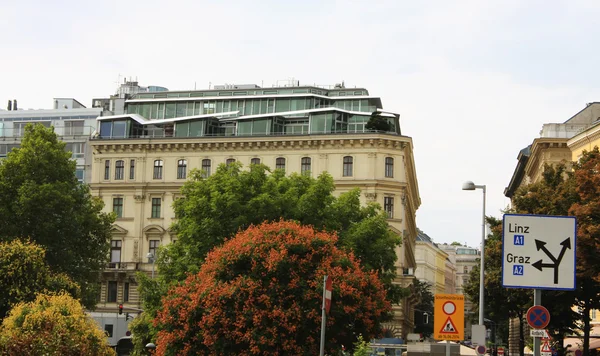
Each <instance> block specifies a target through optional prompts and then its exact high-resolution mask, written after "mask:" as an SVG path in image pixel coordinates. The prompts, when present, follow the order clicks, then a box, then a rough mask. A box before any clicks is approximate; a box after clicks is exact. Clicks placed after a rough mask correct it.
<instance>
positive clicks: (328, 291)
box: [323, 276, 332, 315]
mask: <svg viewBox="0 0 600 356" xmlns="http://www.w3.org/2000/svg"><path fill="white" fill-rule="evenodd" d="M331 285H332V282H331V278H329V276H325V293H324V294H323V296H324V298H325V313H327V314H328V315H329V309H330V308H331V292H332V286H331Z"/></svg>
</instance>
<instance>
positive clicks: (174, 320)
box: [154, 221, 391, 355]
mask: <svg viewBox="0 0 600 356" xmlns="http://www.w3.org/2000/svg"><path fill="white" fill-rule="evenodd" d="M336 241H337V236H336V234H335V233H327V232H318V231H316V230H314V229H313V228H312V227H308V226H301V225H299V224H298V223H295V222H290V221H279V222H274V223H263V224H262V225H259V226H251V227H250V228H248V229H247V230H245V231H241V232H239V233H238V234H237V235H236V236H235V237H233V238H232V239H230V240H228V241H226V242H225V243H224V244H223V245H222V246H221V247H218V248H216V249H214V250H213V251H212V252H210V253H209V254H208V256H207V258H206V261H205V263H204V264H203V265H202V268H201V270H200V272H199V273H197V274H194V275H191V276H189V277H188V278H187V280H186V281H185V283H183V284H182V285H181V286H178V287H176V288H174V289H172V290H171V291H170V292H169V294H168V296H167V297H166V298H164V299H163V306H162V309H161V310H160V311H159V313H158V317H157V318H156V319H155V322H154V323H155V327H157V328H158V330H160V331H159V333H158V337H157V344H158V345H157V346H158V347H157V350H156V353H157V355H283V354H287V355H316V354H317V353H318V352H319V340H320V329H321V328H320V323H321V302H322V292H323V285H322V284H323V276H325V275H329V276H330V278H332V280H333V298H332V305H331V310H330V313H329V316H328V318H327V334H326V335H327V338H326V339H327V340H326V342H325V348H326V352H327V353H329V354H333V353H334V352H336V351H339V350H340V349H341V347H342V345H346V346H350V345H353V343H354V342H356V340H357V339H356V337H357V336H358V335H363V337H365V338H366V339H370V338H372V337H377V336H380V334H381V330H382V329H381V322H382V321H385V320H387V318H389V316H390V315H391V314H390V312H391V305H390V303H389V302H388V301H387V300H386V292H385V289H384V287H383V285H382V283H381V282H380V281H379V279H378V278H377V274H376V272H365V270H364V269H362V268H361V267H360V264H359V262H358V261H357V260H356V259H355V257H354V256H353V254H352V253H347V252H344V251H342V250H340V249H338V248H337V247H336Z"/></svg>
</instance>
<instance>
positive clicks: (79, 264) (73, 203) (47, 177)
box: [0, 124, 113, 307]
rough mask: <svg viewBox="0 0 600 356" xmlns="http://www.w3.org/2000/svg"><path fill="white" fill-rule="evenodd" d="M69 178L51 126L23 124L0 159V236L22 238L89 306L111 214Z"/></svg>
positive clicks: (66, 158) (69, 164) (68, 164)
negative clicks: (78, 289)
mask: <svg viewBox="0 0 600 356" xmlns="http://www.w3.org/2000/svg"><path fill="white" fill-rule="evenodd" d="M102 208H103V204H102V202H101V201H100V200H99V199H98V198H94V197H92V196H91V195H90V189H89V187H88V186H87V185H84V184H81V183H79V182H78V181H77V178H76V177H75V161H73V160H71V154H70V153H69V152H65V143H64V142H61V141H59V140H58V137H57V135H56V134H55V133H54V129H53V128H49V129H48V128H45V127H44V126H42V125H39V124H38V125H35V126H33V125H27V126H26V127H25V135H24V137H23V140H22V142H21V146H20V148H16V149H13V151H12V152H10V153H9V154H8V157H7V158H6V159H5V160H2V161H0V226H2V229H0V241H12V240H14V239H16V238H28V239H30V240H31V241H32V242H35V243H36V244H38V245H40V246H42V247H43V248H44V249H45V250H46V261H47V262H48V265H49V266H50V268H51V269H52V270H53V271H55V272H58V273H65V274H67V275H68V276H69V277H70V278H71V279H73V281H75V282H76V283H78V284H79V285H80V287H81V292H82V301H83V303H84V305H85V306H86V307H93V306H94V305H95V303H96V299H97V294H98V281H99V277H100V271H101V270H102V269H103V268H104V264H105V262H106V260H107V258H108V251H109V238H110V229H111V224H112V222H113V217H112V214H106V213H102Z"/></svg>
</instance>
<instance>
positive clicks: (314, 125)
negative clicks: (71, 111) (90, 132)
mask: <svg viewBox="0 0 600 356" xmlns="http://www.w3.org/2000/svg"><path fill="white" fill-rule="evenodd" d="M373 116H378V117H380V118H382V119H384V120H385V121H387V122H388V123H389V130H386V131H385V132H386V133H390V134H397V135H399V134H400V124H399V115H398V114H395V113H392V112H387V111H384V110H383V108H382V105H381V99H380V98H379V97H373V96H369V93H368V91H367V90H366V89H360V88H336V89H323V88H319V87H312V86H304V87H300V86H295V87H277V88H260V87H257V86H254V87H252V88H245V89H238V88H235V89H230V88H228V89H219V90H194V91H163V92H146V93H139V94H136V95H134V96H132V97H131V98H130V99H128V100H126V102H125V114H123V115H113V116H101V117H98V118H97V120H98V130H97V132H96V135H95V138H97V139H125V138H159V137H177V138H186V137H189V138H192V137H215V136H269V135H318V134H341V133H364V132H374V131H370V130H367V129H366V128H365V125H366V124H367V122H368V121H369V119H371V117H373Z"/></svg>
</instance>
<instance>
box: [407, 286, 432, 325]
mask: <svg viewBox="0 0 600 356" xmlns="http://www.w3.org/2000/svg"><path fill="white" fill-rule="evenodd" d="M412 288H413V294H414V295H416V296H417V297H418V300H419V304H417V305H416V306H415V333H417V334H423V336H425V337H429V336H431V334H433V306H434V302H435V301H434V297H433V293H431V285H430V284H429V283H427V282H421V281H419V280H418V279H415V281H414V282H413V287H412ZM425 315H427V316H425Z"/></svg>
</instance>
